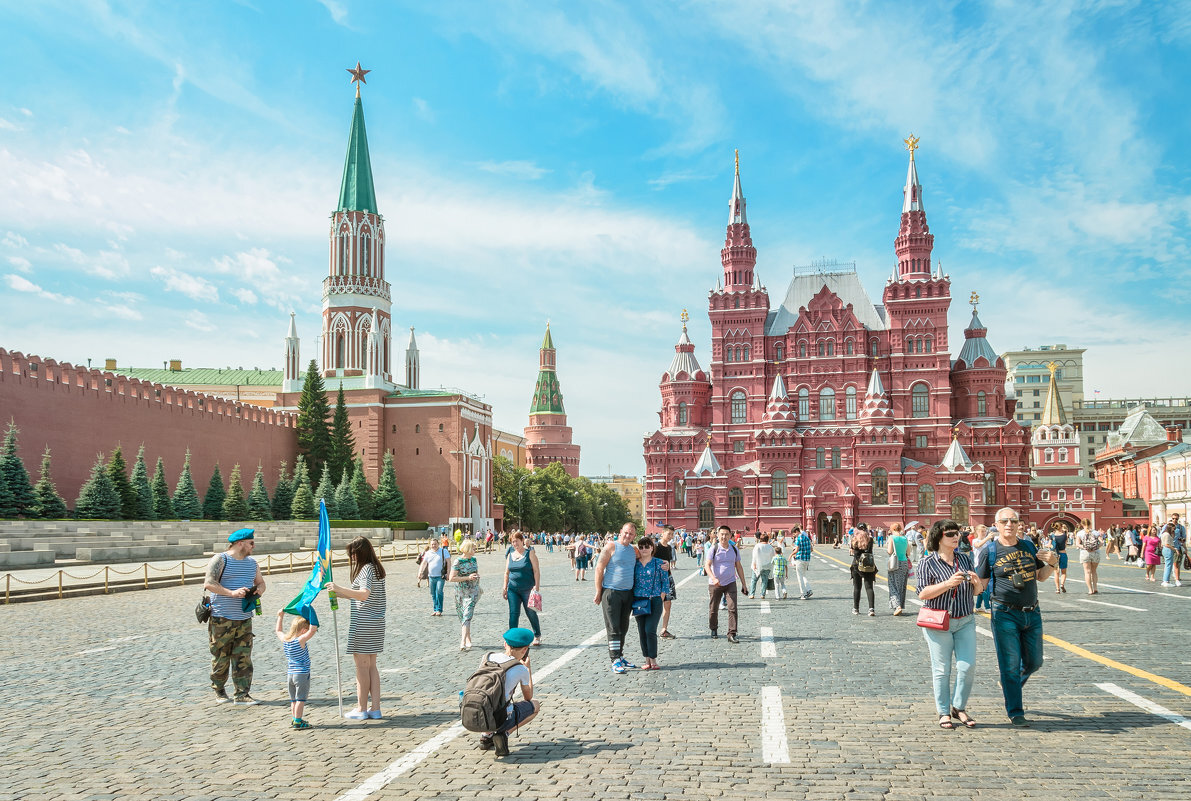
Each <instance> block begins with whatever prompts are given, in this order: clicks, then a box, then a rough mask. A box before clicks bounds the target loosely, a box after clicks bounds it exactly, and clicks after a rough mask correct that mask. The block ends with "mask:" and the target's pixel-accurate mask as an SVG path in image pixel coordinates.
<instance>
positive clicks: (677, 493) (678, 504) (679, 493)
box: [674, 478, 686, 509]
mask: <svg viewBox="0 0 1191 801" xmlns="http://www.w3.org/2000/svg"><path fill="white" fill-rule="evenodd" d="M674 508H675V509H685V508H686V482H685V481H683V480H682V479H681V478H676V479H674Z"/></svg>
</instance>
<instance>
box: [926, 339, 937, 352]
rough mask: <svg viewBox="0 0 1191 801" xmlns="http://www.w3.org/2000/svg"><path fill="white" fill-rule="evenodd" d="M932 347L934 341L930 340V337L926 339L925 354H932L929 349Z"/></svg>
mask: <svg viewBox="0 0 1191 801" xmlns="http://www.w3.org/2000/svg"><path fill="white" fill-rule="evenodd" d="M934 346H935V341H934V340H933V339H931V338H930V337H927V338H926V352H927V353H931V352H932V350H931V349H932V348H934Z"/></svg>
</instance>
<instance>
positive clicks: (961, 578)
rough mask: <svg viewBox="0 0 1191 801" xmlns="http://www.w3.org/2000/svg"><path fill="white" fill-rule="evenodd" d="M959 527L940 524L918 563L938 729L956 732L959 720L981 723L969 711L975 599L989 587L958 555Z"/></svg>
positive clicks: (933, 528)
mask: <svg viewBox="0 0 1191 801" xmlns="http://www.w3.org/2000/svg"><path fill="white" fill-rule="evenodd" d="M958 544H959V524H958V523H956V522H955V521H954V520H940V521H938V522H936V523H935V524H934V525H933V526H931V529H930V534H928V535H927V538H926V550H927V555H926V556H925V557H923V559H922V561H920V562H919V563H918V567H917V571H918V597H919V598H921V599H922V600H923V601H924V606H923V607H922V609H921V611H919V613H918V625H919V626H921V627H922V634H923V636H924V637H925V638H926V647H927V650H928V651H929V652H930V666H931V678H932V679H933V680H934V690H935V709H936V711H937V712H938V713H939V727H940V728H943V729H954V728H955V726H954V724H952V722H951V719H952V718H955V719H956V720H958V721H959V722H960V723H962V724H964V725H965V726H967V727H968V728H969V729H971V728H973V727H975V725H976V721H975V720H973V719H972V717H971V716H970V715H969V714H968V713H967V712H965V711H964V707H965V706H966V705H967V703H968V696H969V695H970V694H971V692H972V684H973V682H974V681H975V679H976V674H975V667H976V616H975V614H974V612H975V609H974V607H975V600H974V599H975V596H977V595H979V594H980V593H981V592H982V591H983V590H984V582H983V581H982V580H981V579H979V578H978V577H977V576H976V573H975V572H974V571H973V567H974V566H973V564H972V555H971V554H966V553H959V552H957V551H956V549H955V546H956V545H958ZM953 657H954V659H955V671H956V676H955V691H954V692H952V690H951V660H952V658H953Z"/></svg>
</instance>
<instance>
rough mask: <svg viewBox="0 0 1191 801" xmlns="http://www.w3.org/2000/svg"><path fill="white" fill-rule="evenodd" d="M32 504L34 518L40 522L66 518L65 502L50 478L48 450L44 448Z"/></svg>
mask: <svg viewBox="0 0 1191 801" xmlns="http://www.w3.org/2000/svg"><path fill="white" fill-rule="evenodd" d="M33 496H34V498H35V499H36V500H35V501H34V503H33V513H34V516H35V517H40V518H41V519H42V520H58V519H60V518H63V517H66V501H64V500H62V496H61V495H59V494H58V488H57V487H55V486H54V480H53V479H52V478H50V449H49V448H46V449H45V453H44V454H42V457H41V478H40V479H38V481H37V484H36V486H34V487H33Z"/></svg>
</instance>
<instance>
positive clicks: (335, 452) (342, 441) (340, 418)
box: [327, 381, 356, 481]
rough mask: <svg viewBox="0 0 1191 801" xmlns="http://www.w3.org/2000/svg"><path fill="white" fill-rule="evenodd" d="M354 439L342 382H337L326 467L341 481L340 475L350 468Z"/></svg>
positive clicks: (354, 448) (354, 446) (354, 445)
mask: <svg viewBox="0 0 1191 801" xmlns="http://www.w3.org/2000/svg"><path fill="white" fill-rule="evenodd" d="M355 450H356V440H355V437H353V436H352V423H351V420H349V419H347V403H346V402H345V401H344V399H343V382H342V381H340V382H339V393H338V394H337V395H336V396H335V416H334V419H333V420H332V421H331V455H330V457H328V459H327V468H328V469H329V470H330V471H331V475H332V476H333V477H334V478H335V479H337V480H340V481H342V476H343V475H345V473H346V472H347V470H349V469H350V468H351V464H352V454H354V453H355Z"/></svg>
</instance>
